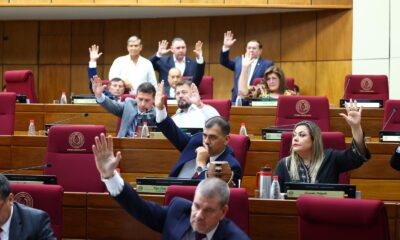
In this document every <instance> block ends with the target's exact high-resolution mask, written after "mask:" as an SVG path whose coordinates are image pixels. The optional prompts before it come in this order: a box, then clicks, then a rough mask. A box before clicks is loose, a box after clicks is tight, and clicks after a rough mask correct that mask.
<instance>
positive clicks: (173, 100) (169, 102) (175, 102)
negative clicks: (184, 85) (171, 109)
mask: <svg viewBox="0 0 400 240" xmlns="http://www.w3.org/2000/svg"><path fill="white" fill-rule="evenodd" d="M167 105H178V101H176V99H167Z"/></svg>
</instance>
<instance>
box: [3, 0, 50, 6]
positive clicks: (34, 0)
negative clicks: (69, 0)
mask: <svg viewBox="0 0 400 240" xmlns="http://www.w3.org/2000/svg"><path fill="white" fill-rule="evenodd" d="M9 1H10V3H18V4H29V5H33V4H46V3H51V0H9Z"/></svg>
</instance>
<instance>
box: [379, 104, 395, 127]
mask: <svg viewBox="0 0 400 240" xmlns="http://www.w3.org/2000/svg"><path fill="white" fill-rule="evenodd" d="M396 113H397V107H394V108H393V109H392V113H391V114H390V116H389V118H388V120H387V121H386V122H385V124H384V125H383V128H382V131H385V128H386V127H387V125H388V124H389V123H390V122H391V121H392V118H393V117H394V115H395V114H396Z"/></svg>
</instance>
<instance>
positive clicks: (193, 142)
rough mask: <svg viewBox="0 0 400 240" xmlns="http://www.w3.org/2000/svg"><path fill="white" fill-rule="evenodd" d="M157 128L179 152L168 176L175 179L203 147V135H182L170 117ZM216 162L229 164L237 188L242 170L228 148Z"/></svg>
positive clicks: (201, 177) (201, 175)
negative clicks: (197, 150)
mask: <svg viewBox="0 0 400 240" xmlns="http://www.w3.org/2000/svg"><path fill="white" fill-rule="evenodd" d="M157 127H158V129H160V130H161V132H162V133H163V134H164V136H165V137H166V138H168V140H169V141H170V142H171V143H172V144H173V145H174V146H175V147H176V149H178V150H179V151H180V152H181V155H180V156H179V160H178V162H176V163H175V165H174V167H173V168H172V170H171V172H170V173H169V176H171V177H177V176H178V175H179V173H180V171H181V169H182V167H183V165H185V163H186V162H188V161H190V160H193V159H195V158H196V148H198V147H200V146H203V133H197V134H195V135H193V136H191V137H190V136H188V135H187V134H186V133H183V132H182V131H181V130H180V129H179V128H178V127H177V126H176V125H175V123H174V121H173V120H172V119H171V118H170V117H167V118H166V119H165V120H164V121H162V122H161V123H158V124H157ZM217 161H227V162H228V163H229V165H230V166H231V169H232V171H233V172H234V176H233V181H234V182H235V184H236V186H237V184H238V180H239V179H240V178H241V171H242V170H241V167H240V164H239V162H238V161H237V159H236V157H235V155H234V153H233V150H232V149H231V147H230V146H227V147H226V148H225V151H224V152H223V153H222V154H221V155H220V156H219V157H218V158H217ZM204 174H205V172H203V173H202V174H200V175H199V176H198V178H200V179H203V178H204Z"/></svg>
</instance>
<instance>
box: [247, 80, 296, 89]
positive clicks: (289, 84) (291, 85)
mask: <svg viewBox="0 0 400 240" xmlns="http://www.w3.org/2000/svg"><path fill="white" fill-rule="evenodd" d="M263 79H264V78H256V79H254V81H253V86H257V85H258V84H259V83H260V82H261V80H263ZM285 83H286V87H288V89H289V90H292V91H293V90H294V78H293V77H287V78H286V79H285Z"/></svg>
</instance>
